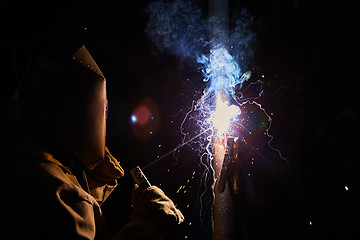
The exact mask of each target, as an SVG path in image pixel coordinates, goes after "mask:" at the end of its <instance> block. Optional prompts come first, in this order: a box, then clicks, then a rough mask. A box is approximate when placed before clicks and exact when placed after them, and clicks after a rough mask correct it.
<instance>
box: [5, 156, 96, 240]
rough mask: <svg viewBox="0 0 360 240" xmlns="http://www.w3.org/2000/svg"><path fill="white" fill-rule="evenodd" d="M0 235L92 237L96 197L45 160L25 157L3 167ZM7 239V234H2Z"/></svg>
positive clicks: (53, 237) (41, 237)
mask: <svg viewBox="0 0 360 240" xmlns="http://www.w3.org/2000/svg"><path fill="white" fill-rule="evenodd" d="M2 170H3V171H2V173H3V175H2V176H1V178H2V181H1V186H2V187H3V188H2V190H3V192H2V194H1V204H2V208H6V209H9V211H7V212H6V213H5V214H4V215H3V212H2V213H1V214H2V217H3V219H8V220H6V221H3V223H2V226H1V227H2V229H1V230H4V231H2V235H5V236H7V237H9V239H94V237H95V232H96V231H95V226H96V219H95V215H94V208H97V207H98V204H97V203H96V201H95V199H93V198H92V197H91V196H90V195H88V194H87V193H86V192H84V191H83V190H82V189H81V188H79V187H78V186H76V185H75V184H73V183H72V182H70V181H69V179H68V178H67V177H66V175H65V174H64V172H63V171H62V169H61V168H60V167H59V166H57V165H56V164H53V163H51V162H47V161H41V163H39V162H36V160H32V159H29V160H25V161H22V162H15V161H14V164H9V165H7V166H6V168H3V169H2ZM5 193H6V194H5ZM5 239H6V237H5Z"/></svg>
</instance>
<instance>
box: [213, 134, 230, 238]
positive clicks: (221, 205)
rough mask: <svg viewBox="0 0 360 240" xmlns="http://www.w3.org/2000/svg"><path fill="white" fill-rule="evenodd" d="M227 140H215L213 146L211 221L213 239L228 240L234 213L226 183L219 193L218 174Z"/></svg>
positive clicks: (224, 138)
mask: <svg viewBox="0 0 360 240" xmlns="http://www.w3.org/2000/svg"><path fill="white" fill-rule="evenodd" d="M226 146H227V139H226V137H223V138H218V139H216V142H215V145H214V151H215V154H214V159H213V167H214V170H215V186H214V189H213V191H214V204H213V209H214V212H213V218H214V219H213V220H214V239H215V240H230V239H233V235H234V231H235V229H234V218H235V211H234V206H233V202H232V199H231V195H230V186H229V183H228V182H226V185H225V189H224V191H223V192H220V191H219V184H220V181H219V180H220V174H221V170H222V166H223V161H224V156H225V153H226Z"/></svg>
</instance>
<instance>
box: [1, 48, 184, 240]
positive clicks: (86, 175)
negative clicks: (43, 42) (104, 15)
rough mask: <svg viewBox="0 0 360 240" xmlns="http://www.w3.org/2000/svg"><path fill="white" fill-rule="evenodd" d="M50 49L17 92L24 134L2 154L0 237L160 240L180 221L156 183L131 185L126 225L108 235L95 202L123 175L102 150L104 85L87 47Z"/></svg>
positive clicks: (172, 206) (103, 78)
mask: <svg viewBox="0 0 360 240" xmlns="http://www.w3.org/2000/svg"><path fill="white" fill-rule="evenodd" d="M79 47H80V46H79ZM51 51H52V49H51V48H49V50H48V52H47V53H46V54H43V55H42V56H40V57H39V58H38V60H37V61H36V64H35V66H34V67H33V71H32V74H31V76H32V77H29V79H28V81H27V82H26V83H25V84H24V86H22V89H21V91H20V103H21V104H20V106H21V109H22V111H21V112H22V116H23V117H22V119H24V121H23V124H22V126H23V131H22V132H23V134H22V136H21V137H20V138H19V140H18V141H16V142H15V143H12V144H9V145H7V146H3V147H1V149H0V150H1V151H0V155H1V162H0V166H1V167H0V170H1V173H0V186H1V196H0V210H1V214H0V216H1V219H2V223H1V224H0V226H1V227H0V228H1V229H0V238H1V239H20V238H21V239H95V238H96V239H111V238H114V239H135V240H136V239H159V238H162V237H163V236H165V235H166V234H167V233H168V232H169V231H172V230H174V229H175V227H176V226H177V225H178V224H179V223H181V222H182V221H183V220H184V217H183V215H182V214H181V212H180V211H179V210H178V209H177V208H176V207H175V205H174V203H173V202H172V201H171V200H170V199H169V198H168V197H167V196H166V195H165V194H164V192H163V191H162V190H161V189H160V188H158V187H156V186H151V187H148V188H145V189H143V188H140V187H135V189H134V193H133V213H132V216H131V220H130V222H128V223H127V224H125V226H123V228H122V230H121V231H120V232H119V233H117V234H115V236H111V235H110V234H109V231H108V230H107V227H106V222H105V220H104V217H103V215H102V212H101V208H100V204H101V203H103V202H104V201H105V200H106V198H107V197H108V196H109V194H110V193H111V192H112V191H113V190H114V188H115V187H116V186H117V180H118V178H121V177H122V176H123V175H124V170H123V168H122V167H121V166H120V164H119V161H117V160H116V159H115V158H114V157H113V156H112V155H111V154H110V153H109V150H108V149H107V148H106V147H105V134H106V117H107V104H108V103H107V95H106V80H105V77H104V75H103V73H102V72H101V70H100V68H99V67H98V65H97V64H96V62H95V61H94V59H93V57H92V56H91V55H90V53H89V51H88V50H87V48H86V47H85V46H82V47H80V48H76V49H74V51H72V52H71V53H70V50H69V49H66V50H65V51H57V52H56V53H53V52H51Z"/></svg>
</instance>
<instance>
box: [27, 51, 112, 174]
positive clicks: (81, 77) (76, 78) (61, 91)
mask: <svg viewBox="0 0 360 240" xmlns="http://www.w3.org/2000/svg"><path fill="white" fill-rule="evenodd" d="M39 62H40V65H41V66H40V67H38V69H39V70H38V71H37V73H36V74H34V78H33V79H32V80H30V81H29V82H30V83H29V84H28V85H30V87H29V86H28V87H27V90H26V91H24V92H25V93H24V94H23V98H24V99H23V100H24V101H25V104H27V105H28V106H31V107H30V109H31V111H32V113H31V115H32V120H33V121H30V122H32V123H34V122H36V124H35V125H38V129H41V130H40V131H42V134H40V136H42V137H43V136H46V137H45V138H46V140H47V141H49V142H50V144H52V145H54V146H56V147H57V148H58V149H59V150H61V151H63V152H67V153H71V154H72V155H74V157H75V158H76V159H78V160H80V162H81V163H82V164H83V165H84V166H85V168H87V169H89V170H92V169H94V168H95V166H96V165H97V164H98V163H99V162H100V161H101V160H102V159H104V156H105V134H106V115H107V97H106V80H105V77H104V75H103V74H102V72H101V70H100V68H99V67H98V65H97V64H96V62H95V60H94V59H93V57H92V56H91V54H90V53H89V51H88V50H87V48H86V47H85V46H82V47H80V48H79V49H78V50H76V51H75V52H74V53H73V54H69V55H67V56H65V57H62V58H61V59H58V60H56V61H50V60H46V59H45V60H44V59H42V60H41V61H39ZM39 125H41V126H39ZM30 127H31V126H30Z"/></svg>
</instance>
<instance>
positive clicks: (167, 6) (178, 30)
mask: <svg viewBox="0 0 360 240" xmlns="http://www.w3.org/2000/svg"><path fill="white" fill-rule="evenodd" d="M146 12H147V14H148V16H149V19H148V21H147V25H146V29H145V32H146V33H147V36H148V38H149V39H150V41H151V42H152V43H153V44H154V45H155V46H156V47H157V49H158V50H159V51H161V52H164V53H167V54H170V55H173V56H175V57H176V58H177V59H179V60H186V59H187V60H190V61H193V62H194V63H196V64H198V68H199V69H200V70H201V71H202V72H203V75H204V81H205V82H207V81H209V80H211V79H212V78H213V77H215V78H214V80H216V78H217V76H222V77H221V78H219V80H220V81H223V80H224V78H223V77H225V78H228V77H229V79H228V81H229V84H230V85H231V88H233V87H234V85H237V84H239V83H241V74H242V73H243V72H246V71H247V70H248V69H247V68H248V66H247V64H248V62H249V61H250V59H251V57H252V54H253V48H254V39H255V34H254V33H253V32H252V31H251V29H250V23H251V22H252V18H251V17H249V15H248V14H247V12H246V11H245V10H241V11H239V12H236V14H233V15H234V18H235V20H234V21H232V22H230V25H231V26H232V27H231V28H230V31H229V32H228V33H224V34H226V36H224V37H223V39H227V43H226V45H227V46H225V44H221V43H220V44H218V43H216V44H215V42H214V40H213V39H210V34H209V30H210V29H209V23H210V22H212V21H213V19H209V18H206V14H204V13H203V12H202V10H201V9H200V8H199V7H198V6H197V4H196V3H194V2H187V1H185V0H175V1H171V2H163V1H155V2H153V3H151V4H150V5H149V6H148V7H147V8H146ZM214 45H215V46H214ZM221 58H223V59H221ZM212 60H214V61H215V62H218V63H221V64H222V63H225V64H229V65H228V66H224V67H225V68H224V69H219V68H218V67H217V66H215V64H216V63H215V62H213V61H212ZM210 65H211V66H210ZM242 69H243V70H245V71H242ZM217 70H220V71H221V73H220V72H219V73H217V72H216V71H217ZM225 71H226V72H227V73H226V74H224V73H225ZM230 72H231V73H230ZM215 75H216V76H215ZM209 82H210V83H211V82H212V81H209ZM223 83H224V81H223ZM214 84H215V83H214ZM215 85H216V86H215ZM215 85H214V86H213V87H211V88H210V90H215V89H216V88H217V87H220V86H219V85H218V84H215ZM226 88H228V87H226ZM230 92H231V91H230Z"/></svg>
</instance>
